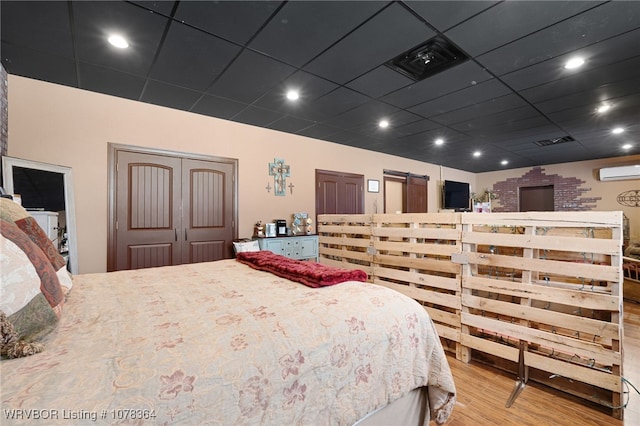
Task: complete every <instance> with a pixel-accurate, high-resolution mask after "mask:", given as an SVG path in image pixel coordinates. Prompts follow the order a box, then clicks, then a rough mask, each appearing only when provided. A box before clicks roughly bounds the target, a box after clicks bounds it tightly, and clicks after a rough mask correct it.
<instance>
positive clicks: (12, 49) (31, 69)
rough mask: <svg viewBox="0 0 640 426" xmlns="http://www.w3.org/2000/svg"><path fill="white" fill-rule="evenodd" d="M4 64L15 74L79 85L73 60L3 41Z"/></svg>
mask: <svg viewBox="0 0 640 426" xmlns="http://www.w3.org/2000/svg"><path fill="white" fill-rule="evenodd" d="M1 51H2V66H4V67H5V69H6V70H7V72H9V73H11V74H14V75H21V76H24V77H29V78H35V79H38V80H42V81H49V82H51V83H57V84H64V85H67V86H71V87H78V77H77V74H76V64H75V62H74V61H73V60H71V59H69V58H65V57H62V56H58V55H52V54H49V53H46V52H45V53H43V52H40V51H36V50H31V49H25V48H19V47H17V46H15V45H13V44H7V43H5V42H4V41H3V42H2V50H1Z"/></svg>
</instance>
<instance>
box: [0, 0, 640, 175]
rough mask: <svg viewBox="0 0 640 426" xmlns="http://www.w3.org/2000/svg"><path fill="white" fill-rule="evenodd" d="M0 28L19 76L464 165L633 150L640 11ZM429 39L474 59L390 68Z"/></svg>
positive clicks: (103, 7)
mask: <svg viewBox="0 0 640 426" xmlns="http://www.w3.org/2000/svg"><path fill="white" fill-rule="evenodd" d="M0 18H1V22H0V24H1V33H0V37H1V42H2V45H1V47H2V51H1V60H2V64H3V66H4V68H5V69H6V70H7V72H8V73H9V74H13V75H19V76H24V77H28V78H33V79H38V80H43V81H47V82H52V83H56V84H61V85H65V86H70V87H75V88H79V89H83V90H90V91H94V92H98V93H104V94H107V95H111V96H118V97H122V98H126V99H132V100H138V101H142V102H147V103H151V104H156V105H160V106H163V107H167V108H174V109H178V110H183V111H189V112H192V113H195V114H202V115H207V116H211V117H216V118H221V119H226V120H233V121H237V122H240V123H245V124H248V125H253V126H259V127H264V128H268V129H273V130H276V131H280V132H287V133H292V134H297V135H301V136H307V137H311V138H316V139H321V140H325V141H329V142H335V143H339V144H344V145H349V146H354V147H358V148H362V149H368V150H373V151H377V152H382V153H387V154H391V155H397V156H401V157H405V158H409V159H414V160H418V161H424V162H429V163H433V164H441V165H444V166H447V167H452V168H456V169H460V170H467V171H470V172H483V171H492V170H499V169H504V168H505V167H530V166H536V165H544V164H553V163H558V162H567V161H580V160H589V159H597V158H607V157H620V156H626V155H631V154H639V153H640V140H639V139H640V124H639V123H640V102H639V101H638V96H640V81H639V80H638V71H637V70H638V67H639V65H638V64H640V41H639V40H640V37H639V36H638V35H639V34H640V2H638V1H611V2H604V1H557V2H543V1H536V2H516V1H500V2H498V1H446V2H441V1H394V2H391V1H389V2H384V1H339V2H338V1H335V2H327V1H268V0H267V1H215V2H214V1H207V2H204V1H179V2H177V1H176V2H174V1H166V2H153V1H132V2H127V1H67V2H62V1H60V2H57V1H56V2H52V1H8V0H3V1H2V2H0ZM116 31H117V32H119V33H120V34H122V35H124V36H125V37H126V38H127V39H128V40H129V43H130V47H129V48H128V49H123V50H119V49H116V48H114V47H113V46H111V45H109V44H108V43H107V41H106V37H107V36H108V35H109V34H110V33H112V32H116ZM434 37H435V38H438V39H439V40H443V41H445V42H448V43H451V44H452V45H453V46H454V47H455V48H457V49H459V51H460V54H461V55H464V57H465V58H466V60H465V61H463V62H462V63H460V64H458V65H454V66H451V67H450V68H448V69H444V70H442V71H441V72H438V73H436V74H434V75H430V76H429V77H427V78H425V79H424V80H421V81H414V79H412V78H409V77H407V76H406V75H404V74H403V73H400V72H397V71H396V70H394V69H391V68H389V67H388V66H387V64H388V63H389V62H390V61H391V60H392V59H394V58H396V57H398V56H399V55H401V54H403V53H405V52H410V51H412V50H414V49H415V48H416V47H418V46H420V45H422V44H423V43H425V42H428V41H429V40H432V39H434ZM424 53H425V52H422V56H421V59H422V60H424V59H425V58H427V59H428V58H429V56H430V55H428V54H427V55H424ZM427 53H428V52H427ZM574 56H580V57H582V58H583V59H584V65H583V66H582V67H581V68H579V69H573V70H567V69H565V68H564V64H565V62H566V61H567V60H568V59H571V58H573V57H574ZM408 59H409V61H415V60H417V59H416V58H408ZM291 89H295V90H297V91H298V92H299V99H298V100H297V101H295V102H293V101H290V100H289V99H288V98H287V96H286V94H287V91H289V90H291ZM602 103H608V104H609V105H610V107H611V108H610V110H609V111H608V112H607V113H606V114H598V113H596V112H595V110H596V107H598V106H599V105H600V104H602ZM382 119H386V120H388V122H389V126H388V127H387V128H380V127H378V122H379V121H380V120H382ZM617 126H620V127H624V130H625V131H624V132H623V133H621V134H612V133H611V130H612V129H613V128H614V127H617ZM565 136H566V137H571V138H573V141H571V142H569V143H564V144H560V145H557V146H542V147H541V146H537V145H535V144H534V142H535V141H539V140H544V139H548V138H558V137H565ZM438 138H441V139H443V141H444V143H443V144H442V145H435V143H434V142H435V140H436V139H438ZM476 150H478V151H481V152H482V155H481V156H480V157H474V156H473V152H474V151H476ZM502 160H507V161H508V162H509V164H508V166H503V165H501V164H500V162H501V161H502Z"/></svg>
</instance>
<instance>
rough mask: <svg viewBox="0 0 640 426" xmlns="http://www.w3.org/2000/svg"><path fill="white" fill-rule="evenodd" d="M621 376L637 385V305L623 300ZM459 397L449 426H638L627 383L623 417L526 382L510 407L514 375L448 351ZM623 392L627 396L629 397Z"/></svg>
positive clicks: (639, 414) (639, 416)
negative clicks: (613, 415) (458, 357)
mask: <svg viewBox="0 0 640 426" xmlns="http://www.w3.org/2000/svg"><path fill="white" fill-rule="evenodd" d="M623 351H624V361H623V375H624V377H625V379H627V380H628V381H629V382H631V383H632V384H633V385H634V386H635V387H636V388H637V389H638V390H640V304H637V303H633V302H625V303H624V342H623ZM449 365H450V366H451V370H452V372H453V376H454V378H455V381H456V388H457V391H458V402H457V404H456V407H455V408H454V410H453V414H452V415H451V417H450V418H449V421H448V422H447V426H468V425H473V426H475V425H478V426H484V425H500V426H503V425H518V426H521V425H523V426H524V425H532V426H533V425H535V426H540V425H576V426H587V425H611V426H640V395H638V394H637V393H636V391H635V390H634V389H633V388H632V387H629V395H628V397H629V401H628V403H627V408H626V409H625V412H624V422H622V421H620V420H616V419H614V418H613V417H611V416H610V415H608V414H607V413H606V412H604V411H603V409H602V408H601V407H600V406H598V405H595V404H590V403H589V402H587V401H585V400H584V399H579V398H575V397H573V396H571V395H568V394H566V393H562V392H559V391H556V390H554V389H551V388H549V387H547V386H544V385H540V384H537V383H535V382H532V381H529V383H528V384H527V386H526V387H525V388H524V390H523V391H522V393H520V395H519V396H518V398H517V399H516V400H515V402H514V403H513V405H512V406H511V407H510V408H506V407H505V403H506V402H507V399H508V398H509V395H510V394H511V391H512V389H513V386H514V384H515V380H516V377H515V376H513V375H510V374H507V373H502V372H500V371H498V370H496V369H493V368H491V367H487V366H485V365H482V364H476V363H471V364H465V363H463V362H461V361H458V360H456V359H455V357H454V356H449ZM626 398H627V396H625V401H627V399H626Z"/></svg>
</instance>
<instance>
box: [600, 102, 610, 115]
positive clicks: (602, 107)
mask: <svg viewBox="0 0 640 426" xmlns="http://www.w3.org/2000/svg"><path fill="white" fill-rule="evenodd" d="M610 108H611V105H609V104H602V105H600V106H599V107H598V108H596V112H597V113H600V114H602V113H603V112H607V111H609V109H610Z"/></svg>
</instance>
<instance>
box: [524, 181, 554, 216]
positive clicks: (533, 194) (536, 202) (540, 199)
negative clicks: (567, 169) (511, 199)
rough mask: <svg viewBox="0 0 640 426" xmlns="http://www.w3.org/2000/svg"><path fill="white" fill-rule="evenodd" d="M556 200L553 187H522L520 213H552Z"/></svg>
mask: <svg viewBox="0 0 640 426" xmlns="http://www.w3.org/2000/svg"><path fill="white" fill-rule="evenodd" d="M554 198H555V197H554V190H553V185H545V186H523V187H520V200H519V204H520V207H519V211H521V212H531V211H535V212H552V211H554V210H555V208H554Z"/></svg>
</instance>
